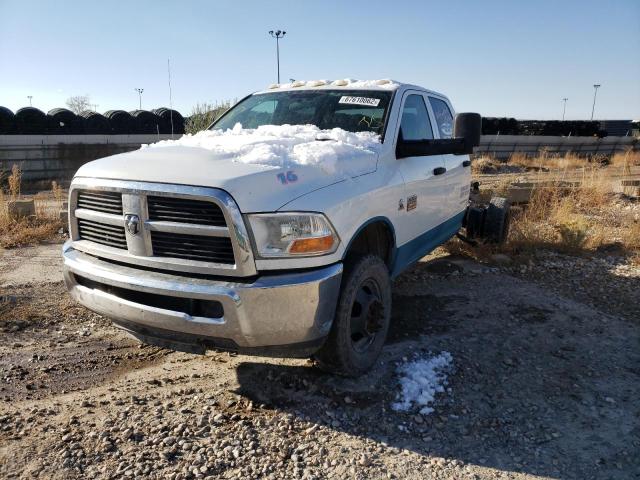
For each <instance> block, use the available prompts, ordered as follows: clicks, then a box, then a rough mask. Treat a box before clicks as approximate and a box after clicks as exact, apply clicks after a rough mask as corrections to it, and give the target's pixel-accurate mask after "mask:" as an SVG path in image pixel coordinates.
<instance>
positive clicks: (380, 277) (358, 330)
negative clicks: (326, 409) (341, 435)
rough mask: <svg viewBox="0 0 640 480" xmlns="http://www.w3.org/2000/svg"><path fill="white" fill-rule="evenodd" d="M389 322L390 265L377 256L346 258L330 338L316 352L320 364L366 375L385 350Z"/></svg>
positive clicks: (346, 373) (351, 374)
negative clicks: (388, 266)
mask: <svg viewBox="0 0 640 480" xmlns="http://www.w3.org/2000/svg"><path fill="white" fill-rule="evenodd" d="M390 321H391V280H390V278H389V271H388V269H387V266H386V265H385V264H384V262H383V261H382V259H380V257H377V256H375V255H365V256H357V257H354V258H351V259H349V260H347V262H345V269H344V273H343V275H342V285H341V288H340V298H339V299H338V305H337V308H336V314H335V317H334V320H333V324H332V326H331V331H330V333H329V337H328V339H327V341H326V342H325V344H324V345H323V346H322V348H321V349H320V350H319V351H318V352H317V353H316V355H315V359H316V360H317V362H318V365H319V366H320V367H321V368H322V369H323V370H325V371H327V372H330V373H334V374H338V375H344V376H349V377H358V376H360V375H362V374H364V373H365V372H367V371H368V370H369V369H371V367H372V366H373V365H374V363H375V362H376V360H377V359H378V357H379V355H380V352H381V351H382V347H383V345H384V342H385V340H386V338H387V332H388V330H389V323H390Z"/></svg>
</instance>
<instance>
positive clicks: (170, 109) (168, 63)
mask: <svg viewBox="0 0 640 480" xmlns="http://www.w3.org/2000/svg"><path fill="white" fill-rule="evenodd" d="M167 73H168V76H169V118H170V119H171V138H173V99H172V98H171V62H170V61H169V59H168V58H167Z"/></svg>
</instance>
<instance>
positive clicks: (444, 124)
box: [429, 97, 453, 138]
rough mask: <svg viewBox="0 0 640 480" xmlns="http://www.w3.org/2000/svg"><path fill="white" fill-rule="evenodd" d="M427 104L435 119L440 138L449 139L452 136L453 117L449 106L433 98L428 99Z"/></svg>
mask: <svg viewBox="0 0 640 480" xmlns="http://www.w3.org/2000/svg"><path fill="white" fill-rule="evenodd" d="M429 103H431V108H432V109H433V114H434V116H435V117H436V124H437V125H438V131H439V132H440V138H451V136H452V135H453V115H451V110H449V105H447V103H446V102H444V101H442V100H440V99H439V98H434V97H429Z"/></svg>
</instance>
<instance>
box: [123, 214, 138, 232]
mask: <svg viewBox="0 0 640 480" xmlns="http://www.w3.org/2000/svg"><path fill="white" fill-rule="evenodd" d="M124 225H125V227H127V231H128V232H129V233H130V234H131V235H137V234H138V232H139V231H140V217H138V215H131V214H127V215H125V216H124Z"/></svg>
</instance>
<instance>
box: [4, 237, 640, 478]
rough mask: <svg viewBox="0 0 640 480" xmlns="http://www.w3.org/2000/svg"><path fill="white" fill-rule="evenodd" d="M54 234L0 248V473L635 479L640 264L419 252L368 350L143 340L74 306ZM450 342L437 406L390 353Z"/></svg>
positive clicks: (403, 355)
mask: <svg viewBox="0 0 640 480" xmlns="http://www.w3.org/2000/svg"><path fill="white" fill-rule="evenodd" d="M59 251H60V245H47V246H40V247H31V248H24V249H18V250H7V251H5V252H4V253H2V252H0V255H2V256H0V287H1V289H0V296H2V302H0V336H1V338H2V341H1V342H0V477H1V478H25V479H26V478H29V479H31V478H53V479H65V480H68V479H76V478H110V479H115V478H122V477H129V478H158V479H160V478H168V479H174V480H177V479H187V478H306V479H312V478H315V479H321V478H340V479H342V478H358V479H360V478H362V479H364V478H374V479H377V478H398V479H414V478H415V479H418V478H420V479H422V478H426V479H432V478H433V479H507V478H509V479H527V480H529V479H539V478H554V479H633V478H640V330H639V325H640V312H639V310H638V308H639V307H638V305H639V304H640V268H638V267H637V266H636V267H634V266H631V265H629V264H627V263H626V260H625V259H624V258H617V257H606V256H602V257H598V258H590V259H576V258H573V257H567V256H563V255H553V254H545V255H542V254H541V255H540V257H539V258H537V259H536V260H535V261H534V262H532V263H531V264H528V265H512V264H509V263H508V262H506V263H507V264H506V265H502V266H486V265H479V264H476V263H472V262H470V261H468V260H462V259H455V258H451V257H446V256H443V255H442V254H441V255H433V256H431V257H428V258H425V259H424V260H423V261H422V262H420V263H419V264H418V265H417V266H416V267H415V268H413V269H412V270H411V271H410V272H407V273H405V274H404V275H403V276H401V277H400V278H399V279H398V280H397V281H396V283H395V285H394V299H393V300H394V310H393V311H394V313H393V324H392V331H391V333H390V338H389V341H388V344H387V346H386V347H385V349H384V354H383V356H382V358H381V361H380V363H379V365H378V366H377V367H376V368H375V369H374V371H372V372H371V373H370V374H369V375H367V376H365V377H363V378H361V379H358V380H349V379H343V378H336V377H331V376H329V375H326V374H323V373H321V372H320V371H319V370H318V369H316V368H315V367H314V366H313V365H312V364H311V363H310V362H307V361H304V360H282V359H264V358H257V357H249V356H243V355H230V354H227V353H220V352H209V353H208V354H207V355H206V356H195V355H188V354H183V353H175V352H171V351H168V350H162V349H158V348H155V347H149V346H142V345H139V344H138V343H137V342H136V341H134V340H132V339H130V338H129V337H128V336H126V335H125V334H124V333H122V332H121V331H120V330H117V329H116V328H114V327H112V326H111V323H110V322H109V321H108V320H106V319H104V318H102V317H100V316H98V315H96V314H93V313H91V312H89V311H87V310H86V309H84V308H82V307H79V306H77V305H75V304H74V303H73V302H72V301H71V300H70V299H69V298H68V296H67V295H66V293H65V289H64V286H63V284H62V282H61V274H60V262H59V261H58V254H59ZM444 351H446V352H450V353H451V355H452V357H453V364H454V370H453V372H451V374H450V375H449V384H448V387H447V388H446V391H445V392H443V393H440V394H438V396H437V399H436V403H435V405H434V409H435V412H434V413H431V414H430V415H420V414H418V413H417V412H416V411H410V412H406V413H405V412H397V411H394V410H393V409H391V408H390V405H391V403H392V402H393V401H395V400H396V399H397V395H398V392H399V387H398V380H397V375H396V369H397V367H398V365H399V364H401V363H403V362H406V361H408V360H411V359H414V358H419V357H421V356H425V355H428V354H438V353H440V352H444Z"/></svg>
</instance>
